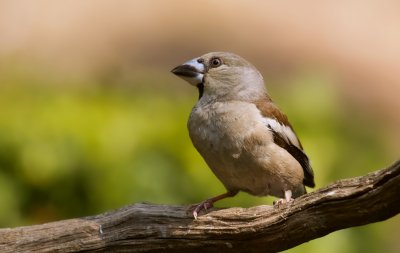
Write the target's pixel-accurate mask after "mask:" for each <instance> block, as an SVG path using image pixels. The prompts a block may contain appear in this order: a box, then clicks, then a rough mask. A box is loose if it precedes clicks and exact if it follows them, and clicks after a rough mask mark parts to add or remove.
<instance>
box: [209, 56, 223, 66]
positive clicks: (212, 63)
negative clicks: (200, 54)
mask: <svg viewBox="0 0 400 253" xmlns="http://www.w3.org/2000/svg"><path fill="white" fill-rule="evenodd" d="M221 64H222V61H221V59H220V58H212V59H211V61H210V66H211V68H216V67H219V66H221Z"/></svg>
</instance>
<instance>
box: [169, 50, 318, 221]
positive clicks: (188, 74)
mask: <svg viewBox="0 0 400 253" xmlns="http://www.w3.org/2000/svg"><path fill="white" fill-rule="evenodd" d="M172 72H173V73H174V74H176V75H178V76H180V77H182V78H184V79H185V80H186V81H188V82H189V83H191V84H192V85H195V86H197V87H198V89H199V95H200V96H199V97H200V98H199V101H198V102H197V104H196V105H195V106H194V108H193V110H192V112H191V114H190V117H189V121H188V129H189V135H190V138H191V140H192V142H193V145H194V146H195V147H196V149H197V150H198V152H199V153H200V154H201V155H202V156H203V158H204V160H205V161H206V163H207V164H208V166H209V167H210V168H211V170H212V171H213V172H214V174H215V175H216V176H217V177H218V179H219V180H220V181H221V182H222V183H223V184H224V186H225V187H226V189H227V191H228V192H227V193H226V194H222V195H219V196H217V197H214V198H210V199H208V200H206V201H204V202H202V203H200V204H199V205H197V206H196V207H195V208H194V211H193V215H194V216H195V217H197V213H198V212H200V211H201V210H203V209H207V208H209V207H211V206H212V204H213V203H214V202H215V201H217V200H219V199H222V198H225V197H229V196H234V195H235V194H236V193H237V192H238V191H245V192H248V193H250V194H253V195H257V196H265V195H273V196H276V197H279V198H285V200H281V201H280V202H285V201H290V199H291V196H293V197H298V196H300V195H302V194H304V193H306V191H305V187H304V186H305V185H306V186H310V187H313V186H314V175H313V171H312V169H311V167H310V165H309V161H308V158H307V156H306V155H305V153H304V152H303V148H302V146H301V144H300V141H299V140H298V138H297V136H296V134H295V133H294V131H293V128H292V126H291V125H290V123H289V121H288V119H287V117H286V116H285V115H284V114H283V113H282V112H281V111H280V110H279V109H278V108H277V107H276V106H275V104H274V103H273V102H272V100H271V99H270V97H269V96H268V93H267V91H266V89H265V86H264V81H263V78H262V76H261V74H260V73H259V72H258V71H257V69H256V68H255V67H254V66H253V65H251V64H250V63H249V62H247V61H246V60H244V59H243V58H241V57H239V56H237V55H235V54H232V53H226V52H213V53H208V54H205V55H203V56H201V57H199V58H196V59H193V60H191V61H189V62H187V63H185V64H183V65H180V66H178V67H176V68H175V69H173V70H172Z"/></svg>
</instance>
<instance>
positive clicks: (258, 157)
mask: <svg viewBox="0 0 400 253" xmlns="http://www.w3.org/2000/svg"><path fill="white" fill-rule="evenodd" d="M263 122H264V121H263V120H262V116H261V115H260V113H259V111H258V109H257V108H256V106H255V105H254V104H252V103H247V102H240V101H235V102H216V103H210V104H207V105H201V104H200V105H197V106H196V107H195V108H193V111H192V113H191V115H190V118H189V122H188V128H189V134H190V137H191V139H192V142H193V144H194V146H195V147H196V149H197V150H198V151H199V153H200V154H201V155H202V156H203V158H204V159H205V161H206V162H207V164H208V166H209V167H210V168H211V169H212V171H213V172H214V173H215V175H216V176H217V177H218V178H219V179H220V180H221V182H222V183H223V184H224V185H225V187H226V188H227V189H228V190H242V191H246V192H249V193H251V194H254V195H274V196H278V197H282V196H283V191H284V190H289V189H290V190H292V191H293V192H294V194H296V192H298V191H302V189H304V187H303V185H302V180H303V177H304V175H303V170H302V168H301V166H300V164H299V163H298V162H297V161H296V160H295V159H294V158H293V157H292V156H291V155H290V154H289V153H288V152H287V151H286V150H284V149H282V148H280V147H279V146H277V145H275V144H274V143H273V139H272V134H271V132H270V131H269V130H268V128H267V126H265V125H264V124H263Z"/></svg>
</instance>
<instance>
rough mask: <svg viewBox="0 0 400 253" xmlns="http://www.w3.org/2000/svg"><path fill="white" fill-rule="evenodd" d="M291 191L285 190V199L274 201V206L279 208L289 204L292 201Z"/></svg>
mask: <svg viewBox="0 0 400 253" xmlns="http://www.w3.org/2000/svg"><path fill="white" fill-rule="evenodd" d="M292 200H293V198H292V191H291V190H287V191H285V198H284V199H278V200H276V201H274V206H278V207H279V206H280V205H282V204H286V203H289V202H290V201H292Z"/></svg>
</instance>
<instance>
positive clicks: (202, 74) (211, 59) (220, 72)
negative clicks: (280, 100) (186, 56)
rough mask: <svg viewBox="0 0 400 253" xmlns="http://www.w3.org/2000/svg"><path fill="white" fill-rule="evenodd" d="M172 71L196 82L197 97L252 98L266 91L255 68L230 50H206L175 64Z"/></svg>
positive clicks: (191, 81) (222, 98) (220, 98)
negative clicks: (198, 95) (203, 53)
mask: <svg viewBox="0 0 400 253" xmlns="http://www.w3.org/2000/svg"><path fill="white" fill-rule="evenodd" d="M171 72H172V73H174V74H175V75H177V76H179V77H181V78H182V79H184V80H186V81H187V82H189V83H190V84H192V85H194V86H196V87H197V88H198V89H199V93H200V98H202V97H204V98H207V99H218V100H253V99H257V98H259V97H260V96H264V95H265V93H266V90H265V86H264V81H263V78H262V76H261V74H260V73H259V72H258V70H257V69H256V68H255V67H254V66H253V65H251V64H250V63H249V62H248V61H246V60H245V59H243V58H242V57H240V56H238V55H235V54H233V53H227V52H212V53H208V54H205V55H202V56H200V57H198V58H194V59H192V60H190V61H187V62H185V63H184V64H182V65H179V66H177V67H176V68H174V69H173V70H172V71H171Z"/></svg>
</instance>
